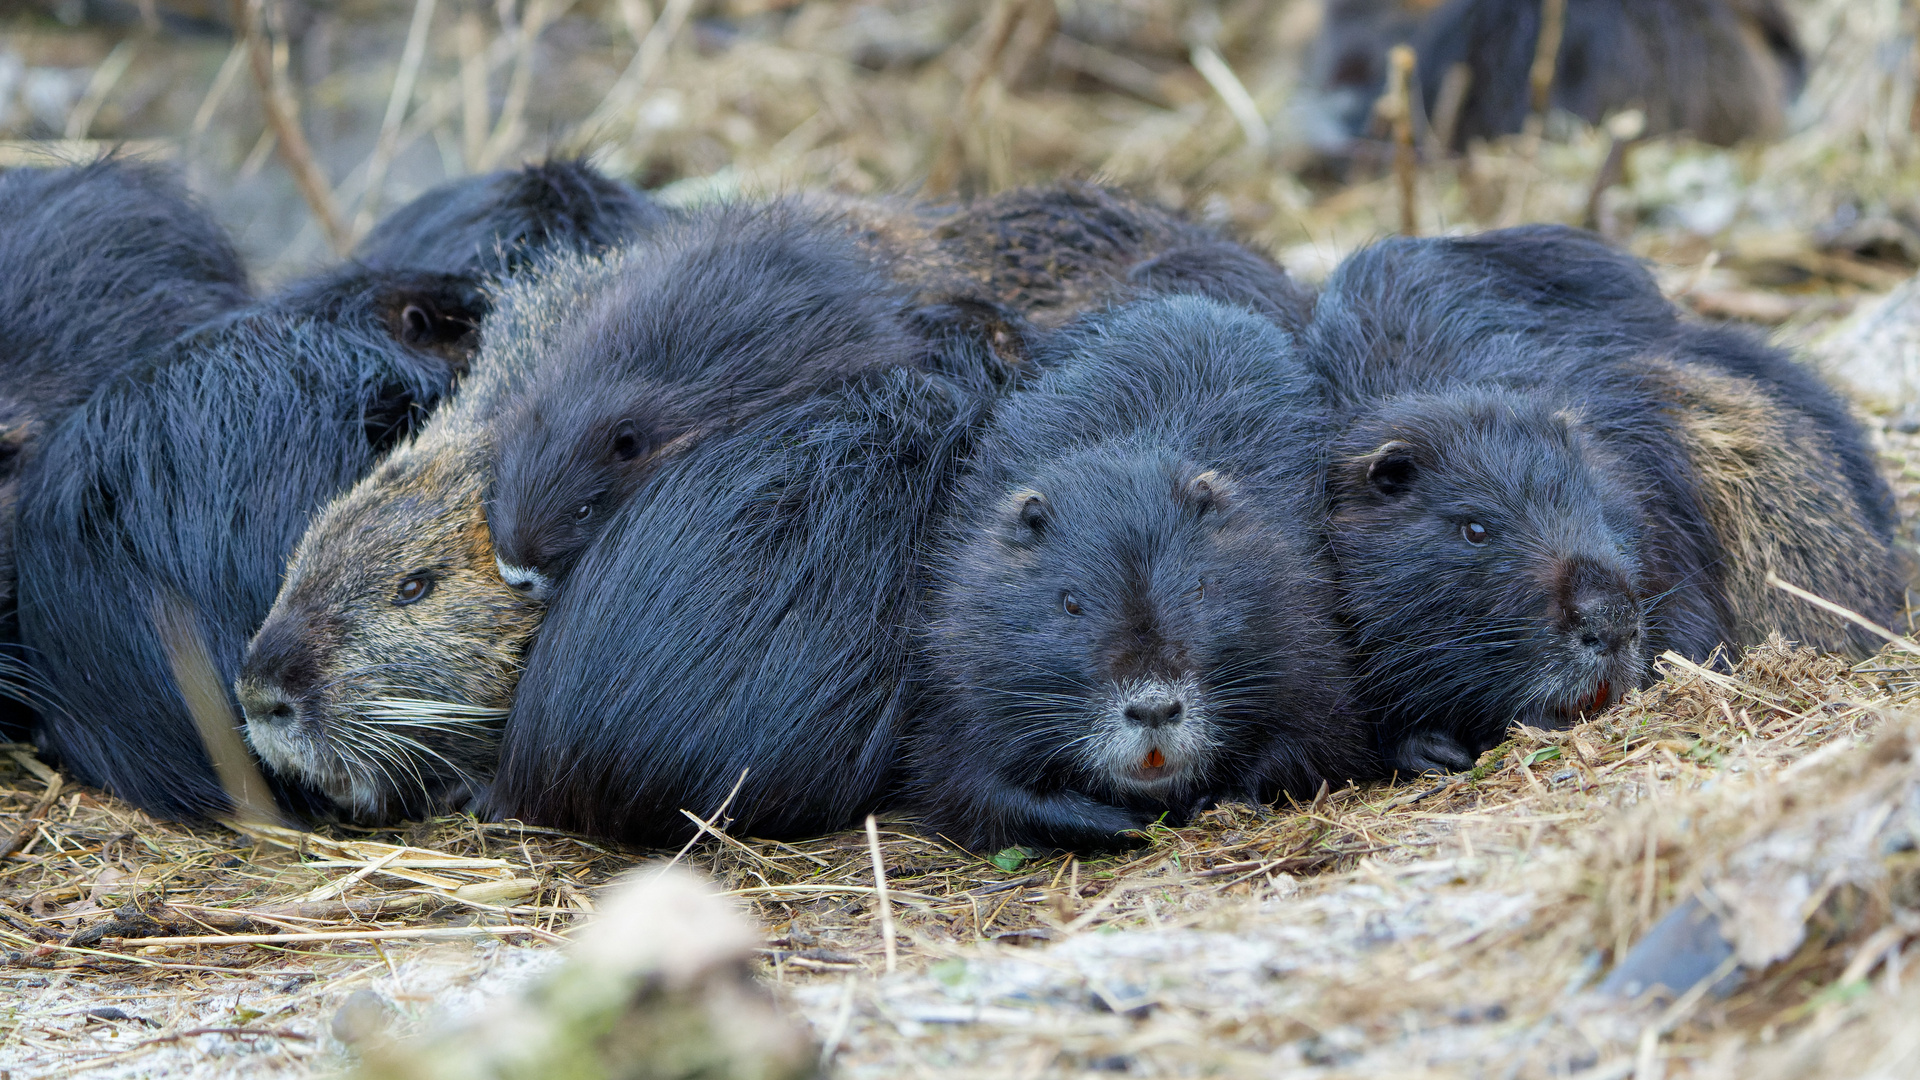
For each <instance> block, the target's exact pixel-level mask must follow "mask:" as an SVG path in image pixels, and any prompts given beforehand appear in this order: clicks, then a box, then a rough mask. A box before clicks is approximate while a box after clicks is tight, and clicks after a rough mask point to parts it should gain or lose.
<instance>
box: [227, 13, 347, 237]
mask: <svg viewBox="0 0 1920 1080" xmlns="http://www.w3.org/2000/svg"><path fill="white" fill-rule="evenodd" d="M263 2H264V0H263ZM233 30H234V33H235V35H236V36H237V37H239V38H240V39H241V40H244V41H245V42H246V43H247V58H248V60H249V61H251V63H252V65H253V83H254V86H255V87H257V88H258V89H259V91H260V107H261V108H262V109H264V110H265V111H266V114H267V126H268V127H270V128H272V129H273V134H274V138H275V140H276V142H277V143H278V149H279V151H280V160H281V161H283V162H284V163H285V164H286V166H287V172H289V173H291V174H292V175H293V182H294V184H295V185H296V186H298V187H299V188H300V196H301V198H304V199H305V200H306V201H307V206H308V208H309V209H311V210H312V211H313V216H314V219H315V220H316V221H318V222H319V223H320V231H321V232H322V233H323V234H325V235H326V238H327V244H328V245H329V246H330V247H332V248H333V252H334V254H336V255H344V254H346V253H347V248H348V246H349V239H348V236H347V228H346V225H345V224H344V223H342V222H341V220H340V207H339V206H338V205H337V204H336V203H335V202H334V198H333V188H332V187H331V186H330V185H329V184H328V183H327V178H326V175H325V174H323V173H322V172H321V171H320V166H319V165H317V164H315V163H314V160H313V147H312V146H310V145H308V143H307V137H306V135H305V133H303V132H302V131H301V130H300V124H299V122H298V121H297V120H295V119H294V116H293V110H292V108H291V107H290V106H289V103H288V101H287V97H286V96H285V95H284V93H283V88H282V87H280V86H279V84H278V83H277V82H276V81H275V80H274V77H273V61H272V59H271V57H270V55H269V53H268V51H267V39H266V35H265V34H264V33H263V32H262V31H261V29H260V23H259V20H258V19H256V18H255V17H254V10H253V3H252V0H233Z"/></svg>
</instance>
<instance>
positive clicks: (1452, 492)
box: [1329, 391, 1655, 764]
mask: <svg viewBox="0 0 1920 1080" xmlns="http://www.w3.org/2000/svg"><path fill="white" fill-rule="evenodd" d="M1620 475H1622V474H1621V472H1619V471H1618V470H1617V467H1616V466H1615V465H1614V464H1613V462H1612V459H1610V458H1609V456H1608V455H1607V454H1606V453H1605V452H1603V451H1602V450H1601V449H1600V448H1599V447H1598V446H1597V445H1595V444H1594V443H1593V442H1592V441H1591V440H1589V439H1588V438H1587V437H1586V436H1585V435H1584V434H1583V432H1582V429H1581V424H1580V421H1579V419H1578V418H1577V417H1574V416H1572V415H1569V414H1567V413H1565V412H1562V411H1559V410H1557V409H1556V408H1555V407H1553V406H1552V405H1550V404H1549V403H1547V402H1545V401H1542V400H1541V399H1538V398H1535V397H1532V396H1529V395H1524V394H1519V393H1512V392H1505V391H1471V392H1467V391H1462V392H1453V393H1436V394H1427V395H1409V396H1406V397H1403V398H1399V399H1395V400H1393V401H1390V402H1389V403H1387V404H1386V405H1385V406H1383V407H1382V408H1380V409H1379V410H1377V411H1376V412H1374V413H1373V414H1372V415H1370V416H1368V417H1366V418H1364V419H1362V420H1361V421H1360V422H1359V423H1358V424H1357V425H1356V426H1355V427H1354V428H1353V429H1352V430H1351V431H1349V432H1348V433H1347V435H1346V436H1344V437H1343V439H1342V441H1341V442H1340V444H1339V445H1338V446H1337V447H1336V449H1335V456H1334V462H1333V466H1332V469H1331V475H1330V477H1329V488H1330V493H1331V496H1332V502H1333V506H1332V510H1333V513H1332V521H1331V526H1330V529H1331V534H1330V548H1331V550H1332V552H1333V555H1334V559H1335V562H1336V563H1337V565H1338V567H1339V570H1338V573H1339V577H1340V585H1341V590H1342V594H1343V604H1344V608H1345V617H1346V620H1347V622H1348V625H1349V627H1350V629H1351V631H1352V633H1353V636H1354V641H1355V644H1356V647H1357V652H1358V656H1357V657H1356V663H1357V666H1358V677H1359V679H1360V683H1361V689H1362V692H1363V693H1365V694H1366V695H1367V696H1368V697H1369V698H1370V699H1372V700H1373V701H1375V702H1376V703H1385V710H1386V712H1387V714H1388V719H1389V723H1388V727H1389V728H1390V729H1391V728H1394V727H1397V726H1404V725H1422V726H1424V725H1433V726H1438V727H1441V728H1453V729H1456V730H1458V729H1464V728H1467V727H1471V726H1474V725H1475V724H1479V725H1481V726H1487V725H1488V724H1490V725H1491V726H1490V728H1489V730H1490V731H1492V732H1494V733H1496V734H1497V732H1499V731H1501V730H1504V728H1505V726H1506V724H1508V723H1509V722H1522V723H1527V724H1533V725H1537V726H1541V727H1559V726H1565V725H1566V724H1567V723H1569V722H1570V721H1572V720H1574V719H1577V718H1578V717H1580V716H1581V715H1583V714H1591V713H1594V712H1598V711H1599V710H1600V709H1603V708H1605V707H1606V706H1608V705H1610V704H1612V703H1613V702H1615V701H1617V700H1619V698H1620V697H1621V695H1623V694H1624V693H1625V692H1626V691H1628V690H1631V689H1634V688H1635V687H1638V686H1640V685H1641V684H1642V682H1643V681H1644V680H1645V678H1646V672H1647V657H1646V644H1647V621H1646V620H1647V611H1648V607H1649V605H1650V604H1651V603H1652V601H1653V600H1654V599H1655V598H1654V597H1651V596H1649V595H1647V589H1646V588H1645V587H1644V584H1643V580H1642V579H1643V574H1642V568H1641V562H1640V559H1639V557H1638V555H1637V552H1638V550H1639V544H1640V539H1639V532H1640V526H1639V512H1638V510H1637V508H1636V502H1635V500H1634V498H1633V495H1632V492H1631V489H1629V488H1628V487H1627V485H1626V484H1625V483H1623V482H1622V481H1621V480H1619V479H1618V477H1619V476H1620ZM1464 749H1465V752H1467V753H1474V752H1477V751H1475V750H1474V749H1473V748H1472V747H1466V748H1464ZM1451 764H1458V762H1452V763H1451ZM1467 764H1471V759H1470V758H1469V759H1468V760H1467Z"/></svg>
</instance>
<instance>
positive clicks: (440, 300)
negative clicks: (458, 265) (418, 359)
mask: <svg viewBox="0 0 1920 1080" xmlns="http://www.w3.org/2000/svg"><path fill="white" fill-rule="evenodd" d="M381 306H382V307H384V308H385V311H386V323H387V332H388V333H390V334H392V335H393V339H394V340H395V341H397V342H399V343H400V344H402V345H405V346H407V347H408V348H410V349H418V350H420V351H421V352H425V353H432V354H434V355H435V356H439V357H442V358H444V359H446V360H448V361H451V362H452V363H453V364H454V365H455V367H456V368H459V369H461V370H464V369H465V367H466V364H467V362H468V361H469V360H471V359H472V358H473V354H474V353H475V352H477V351H478V350H479V348H480V322H481V320H482V319H484V318H485V317H486V314H487V301H486V298H485V297H484V296H483V295H482V294H481V293H480V292H479V291H478V290H476V289H473V288H472V287H470V286H461V285H456V284H453V283H444V282H415V283H410V284H405V285H401V286H398V287H395V288H393V289H391V290H389V291H388V292H387V294H386V295H385V296H383V297H382V298H381Z"/></svg>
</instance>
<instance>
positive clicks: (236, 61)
mask: <svg viewBox="0 0 1920 1080" xmlns="http://www.w3.org/2000/svg"><path fill="white" fill-rule="evenodd" d="M246 62H247V43H246V40H245V39H244V38H242V39H236V40H235V41H234V43H233V48H231V49H228V50H227V58H226V59H225V60H224V61H222V62H221V64H220V74H218V75H215V76H214V77H213V85H212V86H210V87H208V88H207V96H206V97H204V98H201V99H200V108H199V110H198V111H196V112H195V113H194V114H193V126H192V127H190V128H188V129H187V138H188V139H189V140H197V139H199V138H200V137H201V136H202V135H205V134H206V133H207V129H208V128H210V127H212V126H213V115H214V113H215V112H217V111H219V108H220V102H221V100H222V99H224V98H225V97H226V96H227V91H229V90H231V89H233V82H234V80H235V79H238V78H239V77H240V69H241V68H242V67H244V66H245V65H246Z"/></svg>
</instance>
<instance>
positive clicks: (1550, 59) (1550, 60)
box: [1527, 0, 1567, 118]
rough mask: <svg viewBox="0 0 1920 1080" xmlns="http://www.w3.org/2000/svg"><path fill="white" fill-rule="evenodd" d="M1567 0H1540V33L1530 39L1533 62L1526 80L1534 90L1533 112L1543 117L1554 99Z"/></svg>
mask: <svg viewBox="0 0 1920 1080" xmlns="http://www.w3.org/2000/svg"><path fill="white" fill-rule="evenodd" d="M1566 21H1567V0H1540V36H1539V37H1537V38H1535V39H1534V43H1533V66H1532V67H1531V68H1530V69H1528V71H1527V82H1528V83H1529V85H1530V86H1531V88H1532V90H1533V113H1534V115H1535V116H1538V117H1542V118H1544V117H1545V116H1546V115H1547V107H1548V106H1549V105H1551V104H1552V103H1553V74H1554V65H1556V64H1558V63H1559V62H1560V38H1561V35H1562V34H1563V33H1564V32H1565V28H1566Z"/></svg>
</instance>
